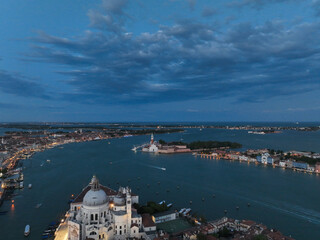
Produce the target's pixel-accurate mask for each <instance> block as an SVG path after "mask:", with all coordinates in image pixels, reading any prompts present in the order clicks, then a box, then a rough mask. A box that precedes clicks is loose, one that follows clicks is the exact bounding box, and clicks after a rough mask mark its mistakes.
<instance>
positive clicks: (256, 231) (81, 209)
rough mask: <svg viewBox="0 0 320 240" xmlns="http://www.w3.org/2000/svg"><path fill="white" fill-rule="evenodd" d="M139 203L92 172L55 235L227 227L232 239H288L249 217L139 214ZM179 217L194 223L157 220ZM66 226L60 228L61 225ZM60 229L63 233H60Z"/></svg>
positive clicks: (151, 235)
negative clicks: (185, 224)
mask: <svg viewBox="0 0 320 240" xmlns="http://www.w3.org/2000/svg"><path fill="white" fill-rule="evenodd" d="M135 203H137V204H138V203H139V196H138V195H136V194H134V193H132V192H131V189H130V188H128V187H125V188H124V187H120V188H119V190H118V191H115V190H113V189H111V188H108V187H106V186H103V185H101V184H100V183H99V181H98V179H97V178H96V177H95V176H93V178H92V180H91V182H90V184H89V185H88V186H87V187H85V188H84V189H83V190H82V192H81V193H80V194H79V195H78V196H77V197H76V198H75V199H74V200H73V202H71V203H70V209H69V210H68V212H67V214H66V220H65V221H64V222H63V223H62V224H61V225H60V226H59V227H58V229H57V231H56V233H55V235H56V236H59V239H60V238H62V239H69V240H98V239H109V240H113V239H114V240H125V239H146V240H168V239H184V240H189V239H194V240H196V239H197V237H198V235H199V234H202V235H206V236H208V239H217V238H214V237H213V235H212V234H216V233H219V232H220V231H222V230H223V229H225V228H226V229H228V231H230V232H231V233H232V235H233V239H251V238H249V237H254V236H257V235H261V234H262V235H264V236H267V237H268V239H273V240H291V239H292V238H288V237H285V236H283V235H282V234H281V233H280V232H279V231H276V230H272V229H268V228H267V227H266V226H264V225H262V224H257V223H256V222H253V221H249V220H243V221H239V220H234V219H229V218H226V217H224V218H222V219H219V220H216V221H211V222H207V223H200V222H199V221H198V220H197V219H196V218H194V217H191V216H188V215H186V214H179V213H178V212H177V211H176V210H169V211H165V212H160V213H156V214H152V215H150V214H148V213H144V214H139V213H138V212H137V210H136V209H135V208H134V204H135ZM181 218H187V219H188V221H189V222H190V220H192V221H193V222H194V225H193V226H192V227H190V228H187V229H184V230H182V231H179V232H170V233H169V232H166V230H164V229H161V228H159V229H158V227H157V226H158V224H162V223H167V224H169V226H170V224H171V223H172V224H174V222H175V221H176V220H178V219H181ZM63 227H64V228H67V230H65V229H64V230H63V229H62V228H63ZM61 232H63V234H62V235H61Z"/></svg>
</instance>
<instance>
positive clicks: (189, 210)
mask: <svg viewBox="0 0 320 240" xmlns="http://www.w3.org/2000/svg"><path fill="white" fill-rule="evenodd" d="M189 212H191V208H188V209H186V210H185V211H184V212H183V215H187V214H188V213H189Z"/></svg>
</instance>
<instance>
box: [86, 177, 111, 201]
mask: <svg viewBox="0 0 320 240" xmlns="http://www.w3.org/2000/svg"><path fill="white" fill-rule="evenodd" d="M90 185H91V189H90V190H89V191H88V192H87V193H86V195H85V196H84V198H83V204H84V205H85V206H99V205H102V204H105V203H107V202H108V197H107V194H106V193H105V191H103V190H102V189H100V184H99V181H98V179H97V178H96V176H93V178H92V180H91V183H90Z"/></svg>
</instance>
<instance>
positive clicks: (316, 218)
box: [0, 129, 320, 240]
mask: <svg viewBox="0 0 320 240" xmlns="http://www.w3.org/2000/svg"><path fill="white" fill-rule="evenodd" d="M149 138H150V136H135V137H130V138H122V139H111V140H110V141H94V142H86V143H74V144H67V145H64V146H63V148H60V147H57V148H54V149H50V150H47V151H45V152H41V153H37V154H36V155H34V156H33V158H32V159H28V160H25V162H24V167H25V170H24V177H25V181H24V183H25V186H27V185H28V184H29V183H32V185H33V187H32V189H28V188H25V189H23V190H21V191H16V193H18V195H17V196H16V197H15V198H14V200H15V203H14V206H13V205H12V204H11V202H10V201H5V202H4V204H3V206H2V207H1V211H6V210H8V211H9V212H8V213H7V215H0V239H7V240H11V239H12V240H19V239H24V236H23V231H24V227H25V225H26V224H30V226H31V234H30V236H29V239H41V234H42V231H43V230H44V229H45V228H46V226H47V225H48V224H49V223H50V222H51V221H53V220H56V219H58V218H59V216H60V215H61V214H63V213H64V212H65V211H66V210H67V209H68V204H67V201H68V199H69V197H70V195H71V194H77V193H79V192H80V191H81V189H82V188H84V187H85V186H86V185H87V184H88V182H89V181H90V179H91V177H92V175H93V174H96V175H97V176H98V178H99V180H100V182H101V183H102V184H104V185H110V186H111V187H112V188H118V186H119V185H122V186H126V185H128V186H130V187H131V188H132V189H133V191H134V192H135V193H137V194H139V196H140V202H142V203H145V202H147V201H149V200H154V201H157V202H159V201H161V200H166V201H167V202H172V203H173V207H174V208H177V209H180V208H183V207H191V208H192V210H193V211H194V212H197V213H198V214H199V215H205V216H206V217H207V218H208V219H209V220H214V219H217V218H221V217H222V216H224V210H227V211H228V213H227V216H228V217H232V218H236V219H252V220H255V221H257V222H261V223H263V224H265V225H267V226H268V227H270V228H272V227H273V228H277V229H279V230H280V231H282V232H283V233H285V234H286V235H291V236H292V237H294V238H296V239H311V240H312V239H319V238H320V204H319V203H320V191H319V190H320V176H316V175H310V174H304V173H297V172H293V171H289V170H283V169H279V168H272V167H263V166H256V165H253V164H251V165H248V164H246V163H239V162H233V161H225V160H209V159H202V158H199V157H197V158H196V157H194V156H192V155H191V154H179V155H154V154H149V153H141V152H137V153H134V152H133V151H131V150H130V149H131V148H132V147H133V145H139V144H141V143H145V142H147V141H149ZM155 138H156V139H160V138H161V139H164V140H166V141H173V140H180V139H183V141H187V142H189V141H194V140H228V141H236V142H240V143H242V144H243V146H244V148H249V147H250V148H263V147H266V148H273V149H282V150H292V149H296V150H309V151H315V152H320V144H319V142H320V141H319V140H320V132H295V131H285V132H283V133H281V134H270V135H249V134H248V133H247V132H246V131H231V130H215V129H204V130H203V131H199V130H198V129H188V130H187V131H186V132H184V133H174V134H163V135H156V136H155ZM108 142H110V144H108ZM47 159H50V160H51V161H50V162H47V161H46V160H47ZM159 168H166V171H163V170H161V169H159ZM159 182H160V183H159ZM148 184H149V186H148ZM178 186H179V188H178ZM213 195H215V198H213ZM202 198H204V201H202ZM190 201H192V205H190V203H189V202H190ZM39 203H42V206H41V207H40V208H35V206H36V205H37V204H39ZM247 203H250V204H251V206H250V207H248V206H247ZM237 206H239V210H236V207H237Z"/></svg>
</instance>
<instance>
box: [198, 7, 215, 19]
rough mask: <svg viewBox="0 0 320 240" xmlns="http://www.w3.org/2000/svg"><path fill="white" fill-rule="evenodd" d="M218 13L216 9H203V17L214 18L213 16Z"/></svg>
mask: <svg viewBox="0 0 320 240" xmlns="http://www.w3.org/2000/svg"><path fill="white" fill-rule="evenodd" d="M217 13H218V10H217V9H214V8H210V7H207V6H206V7H204V8H203V9H202V13H201V15H202V17H212V16H213V15H215V14H217Z"/></svg>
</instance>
